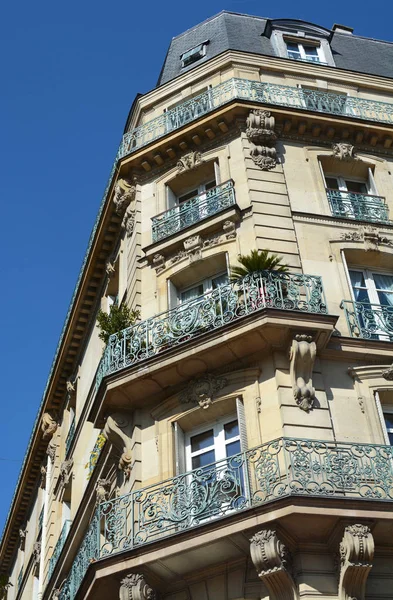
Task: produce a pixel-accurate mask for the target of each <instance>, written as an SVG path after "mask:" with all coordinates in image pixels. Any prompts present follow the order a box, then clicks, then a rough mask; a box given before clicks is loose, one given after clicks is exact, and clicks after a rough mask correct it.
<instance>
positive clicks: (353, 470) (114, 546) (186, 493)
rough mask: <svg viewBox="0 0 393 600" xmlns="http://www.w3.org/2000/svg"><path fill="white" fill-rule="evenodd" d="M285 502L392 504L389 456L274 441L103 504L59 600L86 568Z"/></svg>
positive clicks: (66, 599) (380, 449) (339, 445)
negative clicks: (320, 500)
mask: <svg viewBox="0 0 393 600" xmlns="http://www.w3.org/2000/svg"><path fill="white" fill-rule="evenodd" d="M289 496H302V497H317V498H339V499H340V498H341V499H342V498H347V499H350V500H379V501H390V502H391V501H393V448H392V447H391V446H382V445H381V446H378V445H374V444H358V443H345V442H334V441H318V440H307V439H294V438H279V439H276V440H274V441H271V442H267V443H265V444H263V445H261V446H258V447H256V448H253V449H251V450H247V451H245V452H241V453H239V454H237V455H235V456H231V457H229V458H226V459H223V460H220V461H217V462H215V463H212V464H211V465H207V466H204V467H201V468H198V469H194V470H192V471H189V472H188V473H184V474H181V475H177V476H176V477H172V478H170V479H167V480H166V481H162V482H160V483H157V484H153V485H149V486H147V487H145V488H143V489H141V490H137V491H133V492H131V493H129V494H126V495H124V496H121V497H119V498H114V499H111V500H108V501H106V502H103V503H102V504H100V505H99V506H98V507H97V511H96V513H95V515H94V518H93V521H92V523H91V525H90V527H89V529H88V531H87V534H86V536H85V538H84V541H83V543H82V546H81V547H80V549H79V551H78V553H77V556H76V558H75V560H74V563H73V565H72V568H71V572H70V573H69V575H68V578H67V580H66V583H65V585H64V586H63V588H62V590H61V593H60V600H73V599H74V597H75V594H76V592H77V590H78V587H79V585H80V583H81V581H82V579H83V577H84V574H85V572H86V570H87V568H88V566H89V564H90V563H91V562H94V561H95V560H97V559H99V558H105V557H106V556H112V555H114V554H117V553H119V552H124V551H126V550H131V549H135V548H139V547H141V546H143V545H144V544H148V543H151V542H154V541H158V540H163V539H165V538H168V537H169V536H173V535H176V534H179V533H182V532H184V531H187V530H190V529H192V528H194V527H197V526H200V525H204V524H207V523H211V522H212V521H215V520H218V519H222V518H225V517H228V516H231V515H234V514H235V513H237V512H241V511H244V510H247V509H251V508H255V507H258V506H262V505H265V504H267V503H269V502H272V501H274V500H277V499H280V498H285V497H289Z"/></svg>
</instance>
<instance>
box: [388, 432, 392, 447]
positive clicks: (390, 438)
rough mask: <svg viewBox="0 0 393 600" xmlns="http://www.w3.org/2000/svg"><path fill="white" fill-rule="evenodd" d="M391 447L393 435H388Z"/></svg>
mask: <svg viewBox="0 0 393 600" xmlns="http://www.w3.org/2000/svg"><path fill="white" fill-rule="evenodd" d="M388 436H389V442H390V445H391V446H393V433H388Z"/></svg>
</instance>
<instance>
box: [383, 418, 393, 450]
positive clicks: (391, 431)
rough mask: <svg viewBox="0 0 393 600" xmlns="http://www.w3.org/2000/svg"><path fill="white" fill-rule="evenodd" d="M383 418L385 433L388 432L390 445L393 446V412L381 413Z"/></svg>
mask: <svg viewBox="0 0 393 600" xmlns="http://www.w3.org/2000/svg"><path fill="white" fill-rule="evenodd" d="M383 417H384V419H385V427H386V433H387V434H388V438H389V442H390V445H391V446H393V412H385V411H384V413H383Z"/></svg>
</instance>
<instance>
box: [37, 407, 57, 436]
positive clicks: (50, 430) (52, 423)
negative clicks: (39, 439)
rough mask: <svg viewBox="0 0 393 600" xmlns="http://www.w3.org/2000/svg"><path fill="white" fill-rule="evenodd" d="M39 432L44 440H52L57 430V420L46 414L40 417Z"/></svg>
mask: <svg viewBox="0 0 393 600" xmlns="http://www.w3.org/2000/svg"><path fill="white" fill-rule="evenodd" d="M41 430H42V432H43V434H44V436H43V437H44V439H48V438H52V437H53V435H54V433H55V432H56V430H57V420H56V419H55V418H54V417H53V416H52V415H50V414H49V413H47V412H46V413H44V414H43V415H42V421H41Z"/></svg>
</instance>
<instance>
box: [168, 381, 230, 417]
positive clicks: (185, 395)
mask: <svg viewBox="0 0 393 600" xmlns="http://www.w3.org/2000/svg"><path fill="white" fill-rule="evenodd" d="M227 384H228V380H227V379H225V377H218V376H216V375H213V374H212V373H206V374H205V375H203V376H202V377H198V378H196V379H191V380H190V381H189V382H188V384H187V386H186V388H185V389H184V390H183V391H182V392H181V394H180V396H179V400H180V402H181V403H188V402H193V403H194V404H199V406H200V407H201V408H204V409H206V408H209V406H211V404H212V403H213V397H214V394H215V393H216V392H218V391H219V390H222V389H223V388H224V387H225V386H226V385H227Z"/></svg>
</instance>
